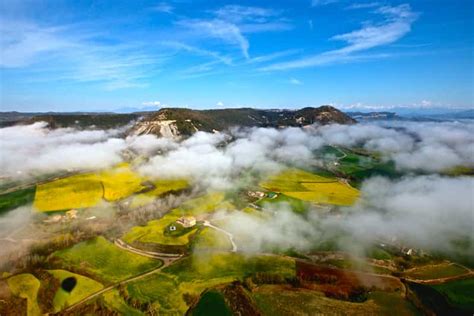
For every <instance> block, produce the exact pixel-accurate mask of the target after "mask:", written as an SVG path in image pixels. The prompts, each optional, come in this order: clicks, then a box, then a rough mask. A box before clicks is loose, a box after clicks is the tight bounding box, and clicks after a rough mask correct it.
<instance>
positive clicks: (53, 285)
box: [35, 270, 61, 311]
mask: <svg viewBox="0 0 474 316" xmlns="http://www.w3.org/2000/svg"><path fill="white" fill-rule="evenodd" d="M35 276H36V277H37V278H38V279H40V280H41V287H40V289H39V292H38V303H39V304H40V308H41V310H42V311H51V310H53V308H54V306H53V299H54V296H55V295H56V292H57V291H58V289H59V287H60V286H61V284H60V282H59V280H58V279H56V278H55V277H53V276H52V275H51V274H50V273H48V272H46V271H44V270H40V271H37V272H35Z"/></svg>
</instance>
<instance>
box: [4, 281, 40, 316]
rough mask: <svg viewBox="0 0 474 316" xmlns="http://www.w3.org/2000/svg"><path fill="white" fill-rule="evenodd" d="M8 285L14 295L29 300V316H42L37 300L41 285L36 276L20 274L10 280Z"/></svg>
mask: <svg viewBox="0 0 474 316" xmlns="http://www.w3.org/2000/svg"><path fill="white" fill-rule="evenodd" d="M7 283H8V286H9V288H10V290H11V291H12V293H13V294H14V295H16V296H19V297H22V298H26V299H27V306H28V310H27V313H28V316H36V315H41V310H40V308H39V306H38V300H37V297H38V291H39V288H40V285H41V283H40V281H39V280H38V279H37V278H36V277H35V276H34V275H32V274H29V273H24V274H18V275H15V276H12V277H10V278H8V280H7Z"/></svg>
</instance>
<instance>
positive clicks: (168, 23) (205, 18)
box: [0, 0, 474, 111]
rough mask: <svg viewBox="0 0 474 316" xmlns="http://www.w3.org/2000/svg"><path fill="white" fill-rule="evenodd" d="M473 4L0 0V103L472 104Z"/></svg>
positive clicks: (94, 106)
mask: <svg viewBox="0 0 474 316" xmlns="http://www.w3.org/2000/svg"><path fill="white" fill-rule="evenodd" d="M473 3H474V2H473V1H471V0H456V1H451V0H417V1H371V0H364V1H362V0H361V1H347V0H346V1H344V0H287V1H238V2H237V1H236V2H228V1H187V0H175V1H166V2H161V1H145V0H135V1H120V0H116V1H81V0H78V1H60V0H55V1H39V0H32V1H22V0H20V1H18V0H4V1H2V3H1V8H0V12H1V13H0V29H1V33H2V36H1V38H0V45H1V56H0V57H1V58H0V74H1V78H0V79H1V96H0V98H1V99H0V101H1V110H3V111H7V110H17V111H49V110H51V111H76V110H81V111H94V110H114V109H118V108H124V107H136V108H141V107H150V106H155V105H156V106H187V107H192V108H217V107H220V108H222V107H244V106H245V107H258V108H281V107H284V108H299V107H303V106H319V105H321V104H332V105H335V106H337V107H340V108H343V109H379V108H389V107H394V106H407V107H425V108H430V107H441V106H442V107H463V108H469V107H472V106H473V105H474V100H473V86H474V82H473V76H474V75H473V73H474V65H473V58H474V57H473V56H474V55H473V54H474V53H473V50H474V48H473V46H474V45H473V41H474V31H473V30H474V17H473V11H474V8H473V6H474V4H473Z"/></svg>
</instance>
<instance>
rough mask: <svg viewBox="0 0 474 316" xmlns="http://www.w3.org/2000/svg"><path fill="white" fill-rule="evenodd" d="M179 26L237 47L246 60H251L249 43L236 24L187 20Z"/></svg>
mask: <svg viewBox="0 0 474 316" xmlns="http://www.w3.org/2000/svg"><path fill="white" fill-rule="evenodd" d="M177 24H178V25H180V26H183V27H185V28H187V29H189V30H190V31H192V32H195V33H198V34H202V35H204V36H207V37H211V38H217V39H220V40H222V41H224V42H226V43H229V44H232V45H237V46H238V47H239V48H240V50H241V51H242V54H243V55H244V57H245V58H247V59H248V58H249V53H248V50H249V42H248V40H247V39H246V38H245V37H244V36H243V35H242V33H241V31H240V29H239V27H238V26H237V25H235V24H232V23H229V22H225V21H222V20H218V19H214V20H199V19H187V20H180V21H178V22H177Z"/></svg>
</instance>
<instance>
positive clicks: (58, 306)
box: [48, 270, 103, 312]
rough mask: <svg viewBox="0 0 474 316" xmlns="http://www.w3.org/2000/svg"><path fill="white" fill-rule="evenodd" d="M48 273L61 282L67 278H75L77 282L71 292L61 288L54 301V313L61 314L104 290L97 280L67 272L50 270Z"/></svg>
mask: <svg viewBox="0 0 474 316" xmlns="http://www.w3.org/2000/svg"><path fill="white" fill-rule="evenodd" d="M48 272H49V273H51V274H52V275H53V276H54V277H55V278H57V279H58V280H59V282H63V281H64V280H65V279H67V278H74V279H75V280H76V282H77V283H76V285H75V286H74V288H73V289H72V291H70V292H67V291H65V290H64V289H63V288H62V287H60V288H59V290H58V291H57V292H56V295H55V296H54V300H53V306H54V312H59V311H60V310H62V309H63V308H65V307H67V306H70V305H72V304H75V303H76V302H79V301H80V300H82V299H83V298H85V297H87V296H89V295H90V294H92V293H94V292H97V291H100V290H101V289H102V288H103V285H102V284H100V283H99V282H97V281H95V280H92V279H90V278H87V277H85V276H82V275H79V274H76V273H72V272H69V271H66V270H49V271H48Z"/></svg>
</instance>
